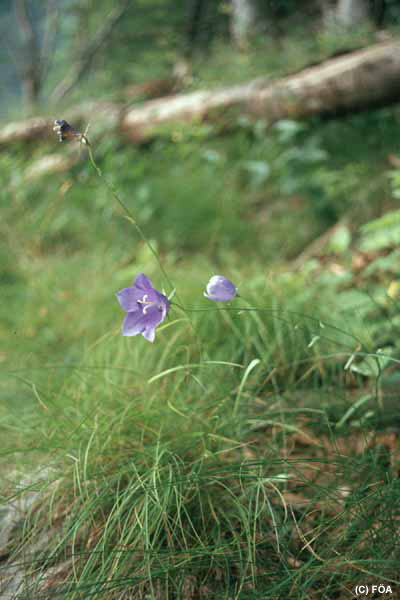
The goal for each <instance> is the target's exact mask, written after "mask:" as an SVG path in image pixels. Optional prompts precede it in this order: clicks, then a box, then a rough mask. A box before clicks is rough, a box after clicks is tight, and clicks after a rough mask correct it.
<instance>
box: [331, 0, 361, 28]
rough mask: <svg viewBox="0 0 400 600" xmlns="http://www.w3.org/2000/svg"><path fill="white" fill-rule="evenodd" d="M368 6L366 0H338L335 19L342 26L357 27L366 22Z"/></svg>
mask: <svg viewBox="0 0 400 600" xmlns="http://www.w3.org/2000/svg"><path fill="white" fill-rule="evenodd" d="M368 17H369V7H368V1H367V0H338V3H337V9H336V20H337V22H338V23H339V24H340V25H344V27H348V28H351V27H358V26H360V25H365V24H366V23H367V22H368Z"/></svg>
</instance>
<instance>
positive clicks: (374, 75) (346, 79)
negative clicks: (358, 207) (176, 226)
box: [121, 41, 400, 143]
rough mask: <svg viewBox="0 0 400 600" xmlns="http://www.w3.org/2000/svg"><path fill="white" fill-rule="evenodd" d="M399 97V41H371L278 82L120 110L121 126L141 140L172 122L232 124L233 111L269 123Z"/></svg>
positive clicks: (358, 107) (134, 139)
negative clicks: (377, 42)
mask: <svg viewBox="0 0 400 600" xmlns="http://www.w3.org/2000/svg"><path fill="white" fill-rule="evenodd" d="M399 100H400V42H398V41H390V42H384V43H380V44H375V45H373V46H370V47H368V48H366V49H363V50H358V51H356V52H352V53H349V54H345V55H342V56H339V57H336V58H333V59H330V60H328V61H325V62H323V63H321V64H319V65H316V66H313V67H309V68H307V69H305V70H303V71H301V72H299V73H297V74H295V75H289V76H287V77H285V78H283V79H279V80H277V81H272V82H271V80H266V79H264V80H263V79H260V80H257V81H252V82H251V83H248V84H245V85H239V86H235V87H230V88H225V89H222V90H219V91H218V90H217V91H199V92H193V93H190V94H184V95H183V94H182V95H176V96H173V97H169V98H168V99H160V100H152V101H150V102H146V103H145V104H143V105H142V106H139V107H135V108H133V109H131V110H129V111H127V112H126V113H125V115H124V116H123V118H122V120H121V130H122V132H123V133H124V134H125V136H127V137H128V138H129V139H130V140H131V141H132V142H136V143H140V142H142V141H144V140H146V139H148V138H149V137H152V136H153V135H156V133H157V131H159V130H160V129H164V128H165V126H168V125H170V124H172V125H173V124H176V123H185V122H186V123H190V122H200V123H201V122H205V121H212V122H218V120H219V119H220V120H222V121H223V122H225V123H226V121H227V120H230V121H231V124H232V125H234V124H235V121H236V119H235V116H236V115H247V116H249V117H251V118H254V119H263V120H265V121H266V122H267V123H273V122H275V121H278V120H280V119H294V120H296V119H304V118H307V117H311V116H314V115H330V114H342V113H348V112H356V111H361V110H367V109H370V108H375V107H379V106H384V105H389V104H392V103H394V102H397V101H399Z"/></svg>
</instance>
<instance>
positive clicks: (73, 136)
mask: <svg viewBox="0 0 400 600" xmlns="http://www.w3.org/2000/svg"><path fill="white" fill-rule="evenodd" d="M53 131H55V132H56V133H57V135H58V139H59V140H60V142H64V141H68V140H76V141H77V142H81V143H83V144H89V142H88V139H87V137H86V136H85V134H84V133H80V132H79V131H76V129H74V128H73V127H72V126H71V125H70V124H69V123H68V121H65V120H64V119H57V120H56V121H54V127H53Z"/></svg>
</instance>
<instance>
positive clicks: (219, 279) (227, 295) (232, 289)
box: [204, 275, 237, 302]
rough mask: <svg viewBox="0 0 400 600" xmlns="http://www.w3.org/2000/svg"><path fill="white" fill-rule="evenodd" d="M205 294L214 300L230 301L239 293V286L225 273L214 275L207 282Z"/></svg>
mask: <svg viewBox="0 0 400 600" xmlns="http://www.w3.org/2000/svg"><path fill="white" fill-rule="evenodd" d="M204 295H205V297H206V298H208V299H209V300H213V301H214V302H230V301H231V300H233V299H234V297H235V296H236V295H237V287H236V286H235V285H234V284H233V283H232V281H229V279H227V278H226V277H224V276H223V275H214V276H213V277H211V279H210V281H209V282H208V283H207V287H206V291H205V292H204Z"/></svg>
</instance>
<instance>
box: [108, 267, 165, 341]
mask: <svg viewBox="0 0 400 600" xmlns="http://www.w3.org/2000/svg"><path fill="white" fill-rule="evenodd" d="M116 296H117V298H118V301H119V303H120V305H121V307H122V308H123V309H124V311H125V312H126V313H127V316H126V318H125V320H124V323H123V326H122V335H127V336H133V335H139V334H141V335H143V337H144V338H145V339H146V340H148V341H149V342H154V340H155V336H156V328H157V327H158V326H159V325H160V324H161V323H162V322H163V321H164V319H165V318H166V316H167V314H168V312H169V309H170V302H169V300H168V298H167V297H166V296H164V294H162V293H161V292H159V291H158V290H156V289H155V288H154V287H153V284H152V282H151V279H149V278H148V277H146V275H143V273H142V274H140V275H138V276H137V277H136V280H135V281H134V283H133V286H132V287H130V288H124V289H123V290H121V291H119V292H118V293H117V294H116Z"/></svg>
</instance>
